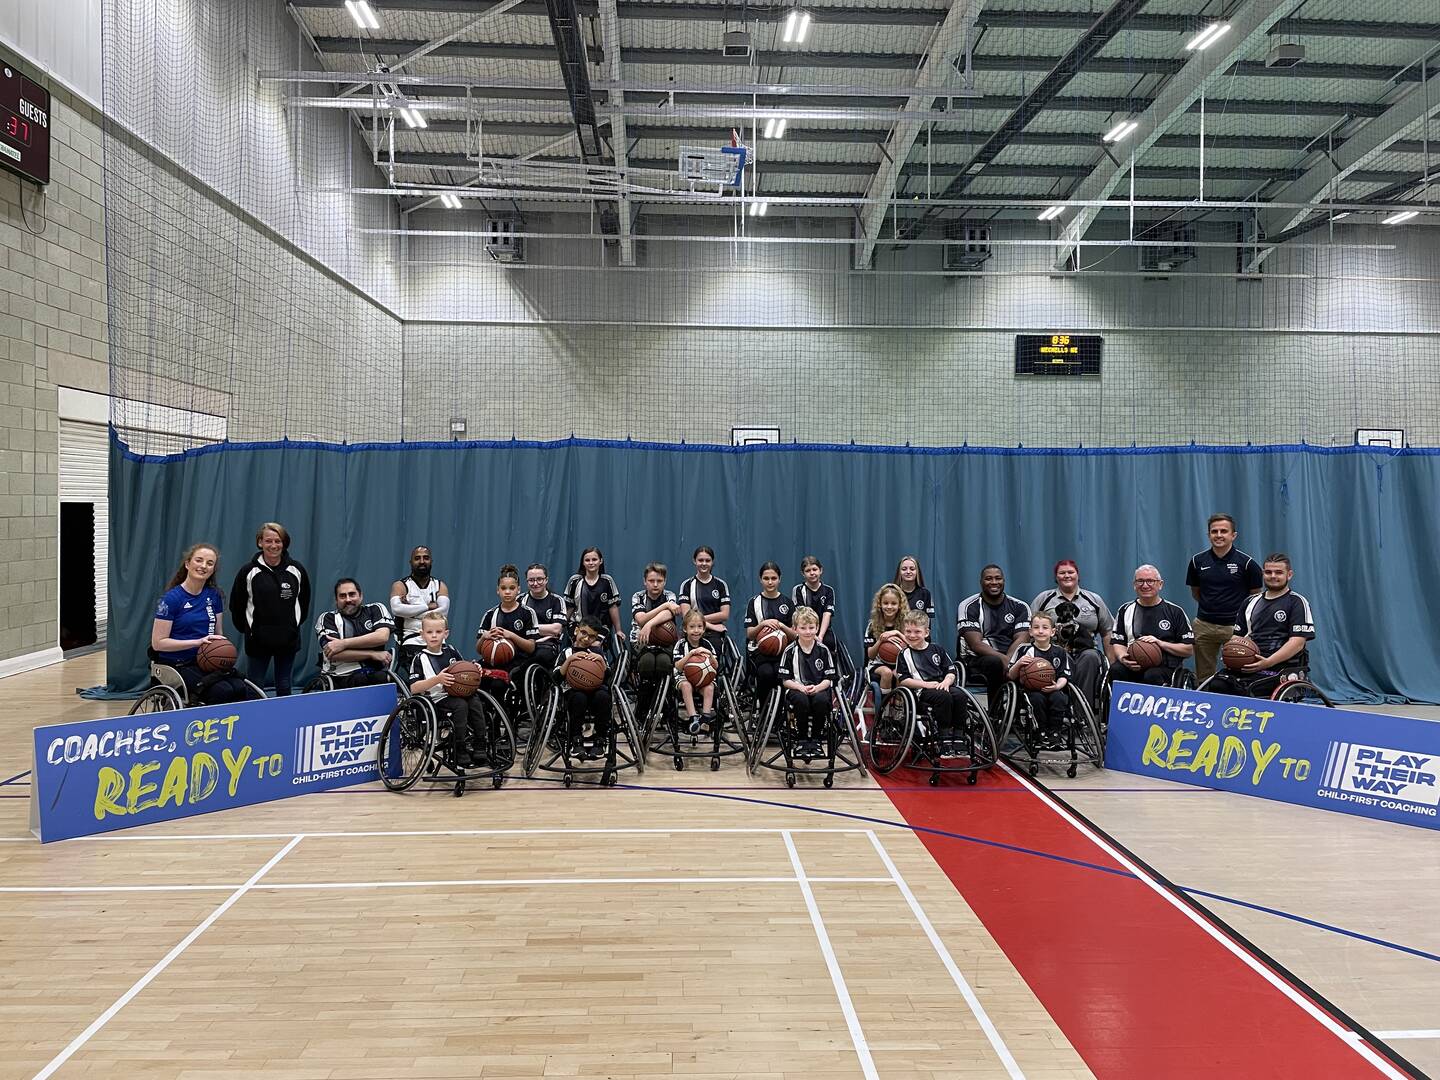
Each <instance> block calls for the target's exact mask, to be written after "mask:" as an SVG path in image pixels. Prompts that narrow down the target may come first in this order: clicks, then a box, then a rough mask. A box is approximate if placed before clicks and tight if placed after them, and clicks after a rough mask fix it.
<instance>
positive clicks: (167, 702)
mask: <svg viewBox="0 0 1440 1080" xmlns="http://www.w3.org/2000/svg"><path fill="white" fill-rule="evenodd" d="M236 674H237V675H238V674H239V672H238V671H237V672H236ZM240 678H241V681H242V682H244V683H245V685H246V686H248V687H249V688H250V690H251V693H253V694H254V700H256V701H263V700H265V691H264V690H262V689H261V688H260V687H258V686H256V685H255V684H254V683H253V682H251V681H250V680H249V679H247V678H245V677H244V676H243V675H241V676H240ZM150 682H151V685H150V686H147V687H146V688H145V690H144V692H143V693H141V695H140V697H139V699H138V700H136V702H135V704H134V705H131V706H130V712H129V714H128V715H130V716H135V715H136V714H138V713H157V712H176V711H178V710H180V709H188V708H189V707H190V689H189V687H187V686H186V685H185V680H184V679H183V678H181V676H180V672H178V671H176V670H175V668H174V667H172V666H171V665H169V664H162V663H161V662H160V661H159V660H151V661H150Z"/></svg>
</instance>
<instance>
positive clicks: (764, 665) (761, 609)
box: [745, 562, 795, 706]
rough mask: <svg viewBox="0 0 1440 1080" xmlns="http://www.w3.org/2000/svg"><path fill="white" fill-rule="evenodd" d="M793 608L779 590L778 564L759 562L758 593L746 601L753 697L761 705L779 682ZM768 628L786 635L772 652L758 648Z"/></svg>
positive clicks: (790, 635)
mask: <svg viewBox="0 0 1440 1080" xmlns="http://www.w3.org/2000/svg"><path fill="white" fill-rule="evenodd" d="M794 612H795V605H794V604H793V603H792V602H791V600H790V598H789V597H788V596H784V595H782V594H781V592H780V567H779V566H778V565H777V564H775V563H773V562H767V563H764V564H762V565H761V567H760V593H759V595H758V596H752V597H751V598H750V602H749V603H748V604H746V605H745V640H746V644H745V648H746V650H747V652H746V655H747V656H749V658H750V665H751V667H752V668H753V669H754V671H755V700H756V701H757V702H759V703H760V704H761V705H762V706H763V705H764V704H765V702H766V701H767V700H768V699H769V697H770V693H771V691H773V690H774V689H775V688H776V687H778V686H779V685H780V654H781V653H782V652H783V651H784V650H785V648H786V647H787V646H788V645H789V644H790V643H791V642H792V641H794V640H795V631H794V630H793V629H791V627H790V620H791V618H792V617H793V615H794ZM770 628H774V629H777V630H779V631H780V632H781V633H782V634H784V635H785V640H784V641H783V643H782V644H781V646H780V648H779V649H776V650H775V651H774V652H773V653H770V652H764V651H762V650H761V649H760V648H759V638H760V634H761V632H762V631H764V630H767V629H770Z"/></svg>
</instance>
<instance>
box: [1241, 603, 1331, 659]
mask: <svg viewBox="0 0 1440 1080" xmlns="http://www.w3.org/2000/svg"><path fill="white" fill-rule="evenodd" d="M1235 632H1236V633H1237V634H1243V635H1244V636H1245V637H1248V638H1249V639H1250V640H1251V641H1253V642H1255V644H1256V645H1257V646H1258V647H1259V649H1260V652H1261V653H1263V654H1264V655H1265V656H1269V655H1270V654H1271V653H1273V652H1274V651H1275V650H1276V649H1278V648H1280V646H1282V645H1284V644H1285V643H1286V642H1287V641H1289V640H1290V639H1291V638H1292V637H1302V638H1304V639H1305V640H1306V641H1314V640H1315V619H1314V617H1313V616H1312V615H1311V614H1310V601H1309V600H1306V599H1305V597H1303V596H1301V595H1300V594H1299V593H1297V592H1291V591H1290V590H1289V589H1286V590H1285V592H1283V593H1281V594H1280V595H1279V596H1277V597H1274V598H1273V599H1271V598H1268V597H1266V595H1265V594H1264V593H1260V594H1259V595H1258V596H1252V597H1250V599H1249V600H1248V601H1247V602H1246V604H1245V606H1244V607H1242V608H1241V609H1240V614H1239V616H1238V617H1237V618H1236V619H1235ZM1309 652H1310V650H1309V649H1301V650H1300V652H1299V653H1298V654H1296V655H1295V656H1293V657H1291V658H1290V659H1289V660H1287V661H1286V664H1287V665H1290V664H1293V665H1295V666H1297V667H1308V666H1309V664H1310V656H1309Z"/></svg>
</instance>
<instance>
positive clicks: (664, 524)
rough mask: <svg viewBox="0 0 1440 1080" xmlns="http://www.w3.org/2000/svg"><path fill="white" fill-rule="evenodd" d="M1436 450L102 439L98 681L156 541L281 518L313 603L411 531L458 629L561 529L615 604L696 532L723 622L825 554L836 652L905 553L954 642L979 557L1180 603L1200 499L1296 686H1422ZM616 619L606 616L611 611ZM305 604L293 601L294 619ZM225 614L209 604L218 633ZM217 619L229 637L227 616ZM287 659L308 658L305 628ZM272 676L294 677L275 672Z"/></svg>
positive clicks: (126, 635)
mask: <svg viewBox="0 0 1440 1080" xmlns="http://www.w3.org/2000/svg"><path fill="white" fill-rule="evenodd" d="M1437 495H1440V451H1429V450H1406V451H1399V452H1395V451H1376V450H1368V449H1362V448H1348V447H1347V448H1342V449H1328V448H1312V447H1305V446H1276V447H1254V448H1252V447H1238V448H1236V447H1226V448H1207V447H1166V448H1146V449H1138V450H1026V449H976V448H956V449H944V450H934V449H910V448H903V447H884V448H870V447H841V446H805V445H784V446H762V447H746V448H731V447H717V446H703V447H702V446H684V445H671V444H644V443H617V442H587V441H577V440H567V441H564V442H555V443H545V444H537V443H523V442H505V443H479V442H460V443H409V444H404V443H401V444H371V445H350V446H341V445H330V444H319V443H294V442H290V443H264V444H237V443H231V444H217V445H214V446H208V447H204V448H202V449H199V450H192V451H188V452H186V453H184V454H179V455H173V456H168V457H141V456H138V455H135V454H133V453H131V452H130V451H129V450H128V449H127V448H126V447H125V446H124V445H123V444H122V443H121V442H120V441H119V440H118V439H116V438H115V437H114V435H113V434H112V443H111V455H110V499H111V503H110V505H111V520H112V523H113V524H112V531H111V540H110V544H111V550H110V635H109V645H108V650H109V671H108V678H109V688H110V689H111V690H112V691H124V690H132V689H135V688H138V687H139V686H141V685H142V684H143V683H144V681H145V678H146V662H145V648H146V645H147V643H148V641H149V634H150V624H151V619H152V616H153V612H154V604H155V600H156V598H157V597H158V596H159V594H160V593H161V591H163V587H164V585H165V582H166V581H167V580H168V579H169V576H170V574H171V573H172V572H173V571H174V570H175V568H176V566H177V565H178V564H179V557H180V554H181V551H182V549H183V548H184V547H186V546H187V545H188V544H189V543H191V542H192V541H196V540H202V539H203V540H207V541H211V542H214V543H216V544H218V545H219V547H220V551H221V572H220V580H221V583H222V585H223V586H224V588H225V589H226V591H227V593H228V589H229V585H230V582H231V581H232V579H233V576H234V574H235V572H236V570H237V569H238V567H239V566H240V565H241V563H243V562H244V561H245V560H246V559H248V558H249V557H250V556H251V555H252V554H253V552H254V533H255V528H256V526H257V525H258V524H259V523H260V522H262V521H266V520H276V521H281V522H283V523H284V524H285V525H286V527H287V528H288V529H289V530H290V532H291V535H292V537H293V538H294V542H293V546H292V548H291V554H292V555H293V556H294V557H295V558H297V559H298V560H299V561H300V562H302V563H303V564H304V565H305V566H306V567H307V568H308V569H309V571H310V574H311V578H312V581H313V582H314V586H315V595H316V600H317V604H318V605H319V610H325V608H326V607H328V606H329V603H330V597H331V592H330V589H331V584H332V583H333V581H334V580H335V579H336V578H337V577H339V576H342V575H345V576H353V577H356V578H358V579H359V580H360V582H361V584H362V586H363V588H364V591H365V595H366V598H367V599H369V600H377V601H384V600H386V599H387V597H388V594H389V586H390V583H391V582H392V581H394V580H395V579H397V578H399V577H401V576H403V575H404V574H405V573H406V571H407V567H408V561H407V560H408V553H409V551H410V549H411V547H413V546H414V545H416V544H421V543H423V544H427V545H429V546H430V547H431V548H432V549H433V553H434V560H435V570H436V573H437V576H439V577H441V578H442V579H444V580H445V581H446V582H447V583H448V584H449V586H450V590H451V596H452V608H451V614H452V619H451V622H452V627H453V630H452V638H451V640H452V641H453V642H454V643H455V644H456V646H457V647H459V648H460V649H461V651H462V652H467V653H468V652H470V651H471V650H472V648H473V645H474V631H475V627H476V625H477V624H478V622H479V619H480V617H481V615H482V614H483V613H484V611H485V610H486V609H487V608H488V607H490V606H491V605H493V604H494V603H495V578H496V572H497V570H498V568H499V566H500V565H501V564H502V563H505V562H513V563H515V564H516V565H518V566H519V567H520V568H521V569H522V571H523V569H524V568H525V566H526V565H527V564H528V563H530V562H532V561H540V562H544V563H546V564H547V565H548V567H549V569H550V578H551V583H552V585H553V586H554V587H555V588H556V589H558V588H560V587H561V586H563V584H564V582H565V579H566V578H567V577H568V576H569V575H570V573H572V572H573V570H574V568H575V565H576V563H577V562H578V558H579V553H580V550H581V548H582V547H585V546H589V545H595V546H598V547H600V548H601V549H602V550H603V551H604V553H605V557H606V564H607V569H608V570H609V572H610V573H611V574H612V575H614V577H615V579H616V580H617V582H618V583H619V585H620V587H621V589H622V591H623V592H624V593H625V595H626V598H627V600H628V596H629V594H630V592H632V591H633V590H635V589H638V588H639V587H640V586H641V569H642V567H643V566H644V564H645V563H646V562H648V561H650V560H652V559H658V560H660V561H663V562H665V563H667V564H668V565H669V567H670V581H669V584H670V586H671V587H672V588H673V587H675V586H678V584H679V583H680V582H681V581H682V580H683V579H684V578H685V577H687V576H689V574H690V573H691V572H692V568H691V563H690V552H691V551H692V550H693V548H694V547H695V546H696V545H698V544H702V543H703V544H709V545H711V546H712V547H714V549H715V551H716V568H717V572H718V573H719V574H720V576H722V577H723V578H725V579H726V580H727V581H728V582H729V584H730V586H731V590H732V594H733V598H734V601H735V602H734V605H733V607H732V613H733V614H732V619H731V625H732V630H733V632H735V633H737V634H738V633H739V632H740V629H739V628H740V626H741V621H742V605H743V603H744V600H745V599H747V598H748V597H749V596H751V595H753V594H754V593H755V592H757V591H758V585H757V584H756V581H755V576H756V570H757V568H758V567H759V565H760V563H761V562H763V561H764V560H766V559H774V560H776V561H777V562H779V563H780V565H781V567H782V569H783V571H784V587H785V588H786V590H787V591H788V589H789V588H790V586H791V585H793V584H794V583H795V582H796V581H798V580H800V575H799V562H800V558H801V556H802V555H804V554H807V553H814V554H816V555H818V556H819V557H820V559H821V560H822V561H823V563H824V564H825V571H826V572H825V578H826V581H828V582H829V583H830V584H832V585H833V586H834V587H835V589H836V592H837V596H838V600H839V604H840V608H841V612H840V618H839V627H840V632H841V634H842V635H843V636H844V638H845V640H846V641H847V642H848V643H849V644H850V647H851V649H852V651H855V650H858V648H859V638H860V635H861V633H862V631H863V626H864V619H865V616H866V612H867V611H868V606H869V601H870V597H871V595H872V593H873V591H874V589H875V588H876V587H878V585H879V584H881V583H882V582H884V581H887V580H889V579H890V577H891V575H892V574H893V572H894V567H895V563H896V561H897V560H898V559H899V558H900V556H901V555H904V554H915V555H917V556H918V557H919V559H920V561H921V565H922V566H923V568H924V570H925V578H926V584H927V585H929V586H930V588H931V590H932V592H934V593H935V597H936V601H937V606H938V620H937V621H938V627H937V630H936V637H937V639H938V640H939V641H941V642H942V643H944V644H945V645H946V647H947V648H949V647H952V646H953V643H954V637H955V633H954V617H955V606H956V604H957V603H958V602H959V601H960V600H961V599H963V598H964V597H966V596H968V595H970V594H971V593H973V592H975V591H976V589H977V587H978V580H979V574H980V568H981V566H982V565H983V564H985V563H987V562H992V561H993V562H998V563H1000V564H1001V565H1002V566H1003V567H1004V569H1005V572H1006V575H1007V581H1008V586H1007V587H1008V591H1010V592H1011V593H1012V594H1014V595H1016V596H1019V597H1021V598H1023V599H1025V600H1027V601H1028V600H1029V599H1030V598H1031V597H1033V596H1034V595H1035V594H1036V593H1037V592H1039V591H1040V590H1041V589H1043V588H1046V587H1048V586H1049V585H1050V584H1051V572H1050V571H1051V567H1052V566H1053V564H1054V563H1055V561H1056V560H1057V559H1060V558H1075V559H1076V560H1077V561H1078V562H1079V564H1080V568H1081V578H1082V584H1084V585H1085V586H1086V587H1087V588H1091V589H1095V590H1097V591H1099V592H1100V593H1101V595H1102V596H1104V597H1105V599H1106V601H1107V602H1108V603H1109V604H1110V606H1111V608H1112V610H1113V609H1114V608H1117V607H1118V606H1119V605H1120V604H1121V603H1123V602H1124V601H1125V600H1127V599H1129V598H1131V597H1132V596H1133V595H1134V593H1133V590H1132V588H1131V585H1130V581H1131V576H1132V572H1133V570H1134V568H1135V567H1136V565H1138V564H1140V563H1142V562H1150V563H1154V564H1155V565H1157V566H1158V567H1159V568H1160V570H1161V572H1162V574H1163V576H1164V577H1165V579H1166V585H1165V589H1164V595H1165V596H1166V597H1167V598H1168V599H1170V600H1173V601H1175V602H1177V603H1179V604H1180V605H1181V606H1183V607H1184V608H1185V609H1186V610H1187V611H1189V612H1191V613H1192V614H1193V612H1194V608H1195V605H1194V603H1193V602H1192V600H1191V597H1190V594H1189V590H1188V589H1187V588H1186V587H1185V584H1184V581H1185V567H1186V563H1187V560H1188V559H1189V557H1190V555H1192V554H1193V553H1194V552H1195V551H1197V550H1199V549H1201V548H1203V547H1204V546H1205V544H1206V526H1205V519H1206V517H1207V516H1208V515H1209V514H1210V513H1211V512H1213V511H1217V510H1223V511H1226V512H1229V513H1231V514H1233V515H1235V517H1236V519H1237V520H1238V522H1239V529H1240V538H1239V546H1240V547H1241V548H1242V549H1243V550H1245V551H1247V552H1249V553H1250V554H1251V555H1253V556H1255V557H1256V558H1257V559H1258V558H1262V557H1263V556H1264V555H1265V554H1266V553H1268V552H1270V551H1275V550H1281V551H1286V552H1288V553H1289V554H1290V556H1291V558H1292V559H1293V560H1294V564H1295V569H1296V577H1295V582H1294V587H1295V588H1296V590H1297V591H1299V592H1301V593H1304V594H1305V595H1306V596H1307V597H1308V598H1309V599H1310V601H1311V603H1312V605H1313V607H1314V611H1315V618H1316V621H1317V633H1318V639H1317V641H1316V642H1315V644H1314V646H1313V647H1312V649H1311V654H1312V657H1313V666H1314V671H1315V674H1316V677H1317V680H1318V681H1319V683H1320V684H1321V686H1322V687H1323V688H1324V689H1325V690H1326V691H1327V692H1329V693H1331V694H1332V695H1333V696H1335V697H1337V698H1339V699H1343V700H1347V701H1368V702H1376V701H1400V700H1412V701H1421V702H1440V671H1437V669H1436V665H1435V663H1434V643H1433V630H1432V624H1431V622H1430V619H1429V615H1430V614H1431V613H1432V612H1434V611H1436V610H1440V589H1437V585H1436V576H1435V572H1434V567H1433V559H1432V558H1431V553H1432V550H1433V546H1434V542H1435V537H1436V535H1437V532H1440V528H1437V526H1440V512H1437ZM622 614H623V615H624V617H625V626H626V628H627V630H628V626H629V617H628V616H629V612H628V605H627V609H626V610H625V611H623V612H622ZM312 617H313V616H312ZM230 625H231V624H230V623H229V622H228V621H227V627H228V626H230ZM232 636H233V632H232ZM304 640H305V645H304V652H303V653H302V657H301V663H300V664H299V672H309V671H313V669H314V666H315V655H316V650H315V645H314V639H313V635H310V634H306V635H305V638H304ZM297 674H298V673H297Z"/></svg>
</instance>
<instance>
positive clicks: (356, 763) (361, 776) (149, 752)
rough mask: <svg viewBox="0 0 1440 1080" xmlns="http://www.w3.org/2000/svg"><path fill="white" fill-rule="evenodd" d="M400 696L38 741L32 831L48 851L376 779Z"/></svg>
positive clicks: (250, 709)
mask: <svg viewBox="0 0 1440 1080" xmlns="http://www.w3.org/2000/svg"><path fill="white" fill-rule="evenodd" d="M394 707H395V688H394V687H393V686H390V685H386V686H364V687H359V688H357V689H354V690H332V691H331V692H329V693H326V694H304V695H296V696H294V697H284V698H273V699H266V700H264V701H245V702H239V703H237V704H231V705H216V706H208V705H207V706H200V707H199V708H194V709H182V710H180V711H179V712H159V713H144V714H142V715H139V716H117V717H114V718H112V719H108V720H87V721H84V722H82V723H77V724H56V725H54V726H52V727H41V728H36V729H35V768H34V776H33V777H32V781H31V785H32V786H31V788H30V828H31V831H33V832H34V833H35V835H36V836H38V837H39V838H40V839H41V841H42V842H45V843H48V842H49V841H51V840H69V839H71V838H73V837H77V836H89V835H91V834H93V833H102V832H112V831H114V830H115V829H128V828H130V827H131V826H134V825H147V824H150V823H151V822H156V821H173V820H175V819H176V818H185V817H191V816H193V815H195V814H208V813H210V812H211V811H212V810H228V809H230V808H231V807H234V806H250V805H252V804H254V803H262V802H270V801H271V800H273V799H287V798H289V797H290V796H291V795H303V794H305V793H306V792H310V791H327V790H329V789H330V788H337V787H346V786H348V785H351V784H361V783H364V782H365V781H367V780H375V779H378V778H379V773H378V772H377V769H376V755H377V752H378V751H377V748H378V746H379V743H380V731H381V729H382V728H383V727H384V725H385V718H386V717H387V716H389V715H390V710H391V709H393V708H394Z"/></svg>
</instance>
